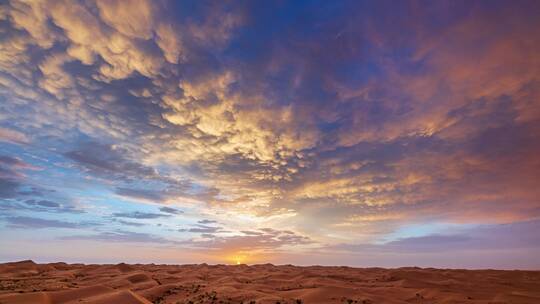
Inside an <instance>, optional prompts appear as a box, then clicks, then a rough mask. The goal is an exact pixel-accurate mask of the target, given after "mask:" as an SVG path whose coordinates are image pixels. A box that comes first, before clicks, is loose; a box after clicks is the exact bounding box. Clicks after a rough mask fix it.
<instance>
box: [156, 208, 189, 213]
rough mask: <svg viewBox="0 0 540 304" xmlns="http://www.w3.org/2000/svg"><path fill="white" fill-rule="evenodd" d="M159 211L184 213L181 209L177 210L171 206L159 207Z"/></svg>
mask: <svg viewBox="0 0 540 304" xmlns="http://www.w3.org/2000/svg"><path fill="white" fill-rule="evenodd" d="M159 211H161V212H165V213H170V214H182V213H184V212H183V211H182V210H178V209H176V208H171V207H161V208H159Z"/></svg>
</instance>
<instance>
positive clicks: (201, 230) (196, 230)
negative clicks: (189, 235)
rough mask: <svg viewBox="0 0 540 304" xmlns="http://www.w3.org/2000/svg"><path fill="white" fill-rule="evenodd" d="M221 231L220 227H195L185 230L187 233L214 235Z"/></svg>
mask: <svg viewBox="0 0 540 304" xmlns="http://www.w3.org/2000/svg"><path fill="white" fill-rule="evenodd" d="M220 230H221V227H214V226H206V225H196V227H193V228H189V229H187V231H188V232H194V233H215V232H218V231H220Z"/></svg>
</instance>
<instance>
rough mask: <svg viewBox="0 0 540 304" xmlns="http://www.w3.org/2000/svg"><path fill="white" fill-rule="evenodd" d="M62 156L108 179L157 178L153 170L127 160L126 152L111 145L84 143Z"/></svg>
mask: <svg viewBox="0 0 540 304" xmlns="http://www.w3.org/2000/svg"><path fill="white" fill-rule="evenodd" d="M64 155H65V156H66V157H67V158H69V159H71V160H73V161H75V162H76V163H78V164H79V165H81V166H82V167H83V168H85V169H87V170H88V171H89V172H91V173H94V174H97V175H101V176H107V177H109V178H122V179H125V180H133V179H144V178H152V177H155V176H157V172H156V170H155V169H153V168H151V167H147V166H144V165H142V164H139V163H136V162H133V161H131V160H129V159H128V158H127V155H128V152H127V151H126V150H123V149H121V148H115V147H113V146H112V145H104V144H99V143H95V142H90V143H85V144H82V145H80V147H79V148H78V149H77V150H73V151H69V152H67V153H65V154H64Z"/></svg>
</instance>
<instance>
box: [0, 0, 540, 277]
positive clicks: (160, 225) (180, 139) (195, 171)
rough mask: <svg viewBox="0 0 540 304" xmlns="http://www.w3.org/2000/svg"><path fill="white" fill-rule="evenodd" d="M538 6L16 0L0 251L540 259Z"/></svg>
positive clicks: (0, 116) (126, 256)
mask: <svg viewBox="0 0 540 304" xmlns="http://www.w3.org/2000/svg"><path fill="white" fill-rule="evenodd" d="M538 16H540V2H539V1H534V0H532V1H525V0H518V1H356V0H355V1H346V0H343V1H162V0H158V1H150V0H148V1H146V0H122V1H120V0H118V1H115V0H96V1H93V0H87V1H67V0H66V1H47V0H35V1H18V0H7V1H2V2H0V261H13V260H21V259H33V260H35V261H38V262H51V261H67V262H85V263H117V262H130V263H136V262H140V263H175V264H184V263H203V262H206V263H211V264H215V263H224V264H234V263H247V264H256V263H274V264H298V265H314V264H317V265H350V266H360V267H368V266H382V267H400V266H421V267H445V268H501V269H514V268H519V269H540V18H538Z"/></svg>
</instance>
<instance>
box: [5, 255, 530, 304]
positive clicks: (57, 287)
mask: <svg viewBox="0 0 540 304" xmlns="http://www.w3.org/2000/svg"><path fill="white" fill-rule="evenodd" d="M0 303H1V304H9V303H36V304H40V303H43V304H45V303H47V304H60V303H66V304H71V303H94V304H97V303H118V304H131V303H133V304H135V303H139V304H140V303H181V304H184V303H216V304H217V303H221V304H223V303H243V304H249V303H272V304H276V303H280V304H284V303H294V304H297V303H364V304H366V303H493V304H495V303H500V304H501V303H540V271H501V270H448V269H432V268H430V269H426V268H424V269H422V268H398V269H383V268H350V267H322V266H312V267H297V266H290V265H285V266H274V265H270V264H265V265H253V266H247V265H235V266H231V265H215V266H210V265H206V264H202V265H153V264H151V265H127V264H118V265H83V264H65V263H53V264H36V263H34V262H32V261H22V262H14V263H6V264H0Z"/></svg>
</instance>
